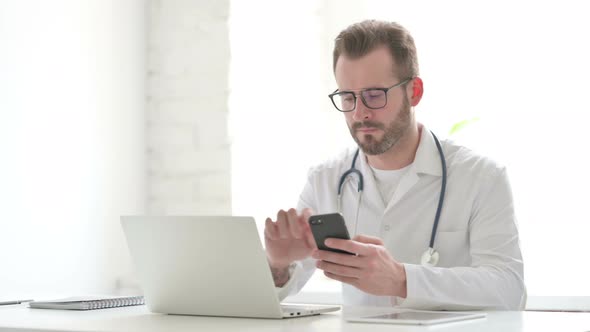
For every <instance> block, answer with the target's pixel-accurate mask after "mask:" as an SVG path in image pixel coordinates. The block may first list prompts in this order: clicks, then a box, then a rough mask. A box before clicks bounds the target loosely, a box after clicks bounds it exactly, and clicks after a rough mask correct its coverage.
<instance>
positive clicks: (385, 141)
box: [349, 96, 412, 155]
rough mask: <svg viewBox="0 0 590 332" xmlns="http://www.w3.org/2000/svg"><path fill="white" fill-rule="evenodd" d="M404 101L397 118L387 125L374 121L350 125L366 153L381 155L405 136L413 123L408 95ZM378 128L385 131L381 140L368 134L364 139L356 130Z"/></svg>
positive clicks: (354, 137) (351, 132)
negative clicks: (361, 138)
mask: <svg viewBox="0 0 590 332" xmlns="http://www.w3.org/2000/svg"><path fill="white" fill-rule="evenodd" d="M404 97H405V98H404V102H403V104H402V107H401V109H400V112H399V115H398V117H397V119H395V120H393V121H391V122H390V123H389V124H388V125H387V126H386V125H385V124H383V123H379V122H374V121H362V122H355V123H353V124H352V125H351V126H350V127H349V130H350V134H351V135H352V138H353V139H354V141H355V142H356V144H358V146H359V148H360V149H361V150H363V152H364V153H365V154H366V155H379V154H382V153H385V152H386V151H388V150H389V149H391V148H392V147H393V146H395V144H397V142H399V140H400V139H401V138H402V137H404V135H405V133H406V132H407V131H408V128H410V126H411V124H412V116H411V107H410V103H409V101H408V98H407V96H404ZM363 127H364V128H377V129H380V130H383V131H384V134H383V137H382V138H381V140H378V139H376V138H375V136H373V135H370V134H367V135H364V137H363V141H361V140H360V138H359V137H358V136H357V135H356V130H357V129H359V128H363Z"/></svg>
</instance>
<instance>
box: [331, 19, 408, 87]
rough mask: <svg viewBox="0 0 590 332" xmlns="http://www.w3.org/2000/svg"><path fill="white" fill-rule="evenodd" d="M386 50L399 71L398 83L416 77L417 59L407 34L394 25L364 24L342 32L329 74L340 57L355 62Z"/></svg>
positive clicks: (401, 27) (380, 23)
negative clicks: (372, 53) (348, 58)
mask: <svg viewBox="0 0 590 332" xmlns="http://www.w3.org/2000/svg"><path fill="white" fill-rule="evenodd" d="M380 46H386V47H387V48H388V49H389V52H390V53H391V55H392V57H393V62H394V63H395V64H397V65H398V67H399V70H400V72H399V75H400V76H401V77H398V78H399V79H406V78H411V77H416V76H418V55H417V53H416V45H415V44H414V38H412V36H411V35H410V32H409V31H408V30H406V29H405V28H404V27H403V26H401V25H400V24H398V23H396V22H385V21H377V20H366V21H362V22H359V23H355V24H353V25H351V26H349V27H347V28H346V29H344V30H342V32H340V34H339V35H338V37H336V40H335V41H334V63H333V70H334V71H336V62H337V61H338V58H339V57H340V55H346V56H347V57H350V58H352V59H358V58H360V57H362V56H364V55H367V54H368V53H369V52H371V51H373V50H374V49H376V48H378V47H380Z"/></svg>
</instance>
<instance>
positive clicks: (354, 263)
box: [312, 235, 407, 298]
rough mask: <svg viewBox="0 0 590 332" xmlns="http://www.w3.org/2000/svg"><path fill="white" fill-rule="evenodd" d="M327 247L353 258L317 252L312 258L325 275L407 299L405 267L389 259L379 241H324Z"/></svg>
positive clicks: (359, 238) (360, 238)
mask: <svg viewBox="0 0 590 332" xmlns="http://www.w3.org/2000/svg"><path fill="white" fill-rule="evenodd" d="M326 245H327V246H328V247H331V248H334V249H340V250H345V251H348V252H352V253H355V254H357V255H356V256H352V255H346V254H340V253H334V252H330V251H325V250H316V251H314V253H313V255H312V256H313V258H315V259H317V260H318V261H317V263H316V266H317V267H318V268H319V269H321V270H323V271H324V274H325V275H326V276H327V277H328V278H331V279H335V280H338V281H341V282H345V283H347V284H350V285H353V286H355V287H356V288H358V289H360V290H362V291H364V292H367V293H370V294H373V295H389V296H400V297H403V298H405V297H406V296H407V283H406V270H405V268H404V265H403V264H401V263H399V262H397V261H396V260H394V259H393V257H391V255H390V254H389V252H388V251H387V249H386V248H385V247H384V246H383V242H382V241H381V239H379V238H376V237H371V236H365V235H358V236H355V237H354V239H353V240H342V239H334V238H332V239H327V240H326Z"/></svg>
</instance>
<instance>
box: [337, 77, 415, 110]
mask: <svg viewBox="0 0 590 332" xmlns="http://www.w3.org/2000/svg"><path fill="white" fill-rule="evenodd" d="M411 80H412V78H407V79H405V80H403V81H401V82H399V83H397V84H395V85H392V86H390V87H389V88H370V89H364V90H360V92H359V93H358V94H359V95H360V96H361V100H362V101H363V104H364V105H365V106H367V108H370V109H378V108H383V107H385V105H387V92H389V90H391V89H393V88H395V87H398V86H402V85H404V84H406V83H408V82H409V81H411ZM356 96H357V94H356V93H354V92H353V91H338V89H336V91H334V92H333V93H331V94H329V95H328V97H330V99H331V100H332V104H334V107H336V109H337V110H339V111H340V112H352V111H354V109H355V108H356Z"/></svg>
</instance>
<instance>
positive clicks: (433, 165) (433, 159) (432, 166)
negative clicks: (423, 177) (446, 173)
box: [412, 124, 442, 176]
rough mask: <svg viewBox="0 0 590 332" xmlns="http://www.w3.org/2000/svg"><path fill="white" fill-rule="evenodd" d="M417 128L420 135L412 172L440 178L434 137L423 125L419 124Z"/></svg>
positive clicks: (440, 172) (439, 164) (440, 173)
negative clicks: (419, 130)
mask: <svg viewBox="0 0 590 332" xmlns="http://www.w3.org/2000/svg"><path fill="white" fill-rule="evenodd" d="M419 128H421V130H422V133H421V134H420V143H419V144H418V149H417V150H416V156H415V157H414V163H413V165H412V168H413V171H414V172H415V173H416V174H420V173H422V174H430V175H435V176H442V170H441V163H440V156H439V153H438V149H437V147H436V142H435V141H434V137H432V133H431V132H430V130H428V128H426V127H425V126H424V125H422V124H419ZM441 145H442V143H441Z"/></svg>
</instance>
